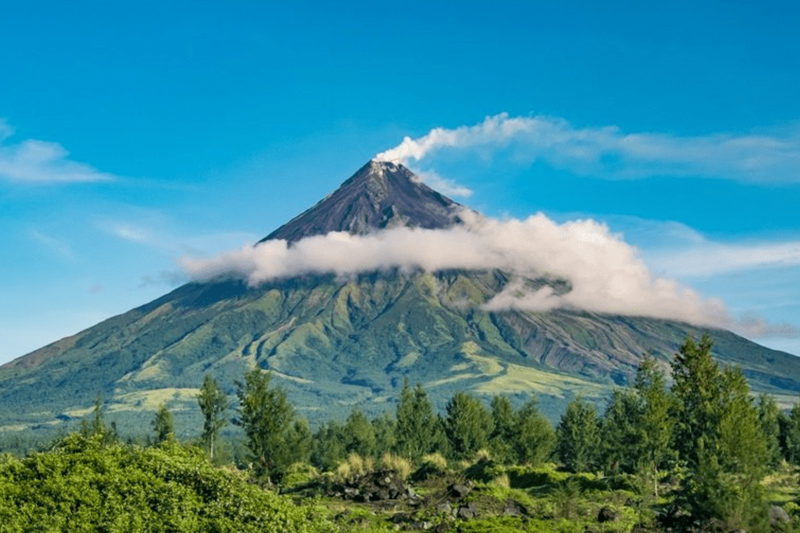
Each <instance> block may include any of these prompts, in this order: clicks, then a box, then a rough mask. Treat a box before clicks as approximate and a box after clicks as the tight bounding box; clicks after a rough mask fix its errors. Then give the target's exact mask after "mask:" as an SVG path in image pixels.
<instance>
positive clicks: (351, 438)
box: [344, 407, 377, 457]
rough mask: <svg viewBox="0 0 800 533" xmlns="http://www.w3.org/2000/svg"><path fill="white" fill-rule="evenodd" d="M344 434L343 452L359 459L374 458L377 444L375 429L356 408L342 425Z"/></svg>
mask: <svg viewBox="0 0 800 533" xmlns="http://www.w3.org/2000/svg"><path fill="white" fill-rule="evenodd" d="M344 434H345V436H346V438H347V443H346V444H345V451H346V452H347V453H357V454H358V455H360V456H361V457H375V455H376V448H377V443H376V439H375V428H374V427H373V426H372V423H371V422H370V421H369V419H368V418H367V417H366V415H364V413H363V412H362V411H361V409H359V408H358V407H354V408H353V410H352V411H351V412H350V416H348V417H347V421H345V423H344Z"/></svg>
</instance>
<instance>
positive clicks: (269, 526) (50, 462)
mask: <svg viewBox="0 0 800 533" xmlns="http://www.w3.org/2000/svg"><path fill="white" fill-rule="evenodd" d="M0 524H2V529H3V531H109V532H117V531H132V532H138V531H174V532H184V531H185V532H190V531H237V532H238V531H241V532H256V531H258V532H275V533H277V532H311V531H332V530H333V527H332V525H331V524H330V523H329V522H327V520H325V519H323V518H320V517H319V513H318V512H317V510H316V509H315V508H313V507H310V506H295V505H294V504H293V503H292V501H291V500H290V499H288V498H286V497H284V496H279V495H277V494H275V493H274V492H271V491H268V490H263V489H261V488H259V487H258V486H255V485H252V484H250V483H248V482H247V480H246V479H245V477H244V476H243V475H242V474H241V473H239V472H236V471H230V470H225V469H221V468H216V467H214V466H213V465H212V464H211V463H210V462H209V460H208V458H207V457H206V454H205V453H204V452H203V451H202V450H201V449H200V448H193V447H184V446H181V445H179V444H176V443H172V442H165V443H164V444H162V445H161V446H159V447H157V448H141V447H139V446H131V445H122V444H110V445H103V441H102V435H95V436H91V437H88V438H85V437H81V436H79V435H71V436H69V437H67V438H65V439H64V440H63V441H61V442H60V443H59V444H58V445H57V446H56V447H55V448H54V449H53V450H52V451H49V452H44V453H36V454H32V455H31V456H29V457H28V458H26V459H23V460H17V459H12V460H6V461H3V462H2V463H0Z"/></svg>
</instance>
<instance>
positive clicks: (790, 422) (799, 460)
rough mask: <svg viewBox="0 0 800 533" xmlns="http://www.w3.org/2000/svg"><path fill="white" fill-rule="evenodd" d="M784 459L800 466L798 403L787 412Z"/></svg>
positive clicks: (799, 416)
mask: <svg viewBox="0 0 800 533" xmlns="http://www.w3.org/2000/svg"><path fill="white" fill-rule="evenodd" d="M784 441H785V443H786V444H785V447H786V459H787V460H788V461H790V462H791V463H793V464H795V465H800V401H798V402H797V403H796V404H794V406H793V407H792V409H791V411H789V416H788V418H787V419H786V423H785V430H784Z"/></svg>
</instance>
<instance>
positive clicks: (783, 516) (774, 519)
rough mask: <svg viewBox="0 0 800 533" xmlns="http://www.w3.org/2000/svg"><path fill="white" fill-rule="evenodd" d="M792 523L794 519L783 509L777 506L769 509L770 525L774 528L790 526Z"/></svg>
mask: <svg viewBox="0 0 800 533" xmlns="http://www.w3.org/2000/svg"><path fill="white" fill-rule="evenodd" d="M791 521H792V518H791V517H790V516H789V513H787V512H786V511H785V510H784V509H783V508H782V507H778V506H777V505H773V506H772V507H770V508H769V523H770V525H771V526H772V527H779V526H782V525H783V524H788V523H789V522H791Z"/></svg>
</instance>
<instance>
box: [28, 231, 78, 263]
mask: <svg viewBox="0 0 800 533" xmlns="http://www.w3.org/2000/svg"><path fill="white" fill-rule="evenodd" d="M28 234H29V235H30V237H31V239H33V240H34V241H35V242H37V243H39V244H41V245H42V246H44V247H45V248H47V249H48V250H50V251H51V252H53V253H55V254H56V255H58V256H60V257H62V258H63V259H68V260H70V261H72V260H74V259H75V254H74V253H73V251H72V248H71V247H70V245H69V244H67V242H66V241H64V240H62V239H59V238H56V237H53V236H52V235H47V234H45V233H42V232H41V231H39V230H36V229H31V230H30V231H29V232H28Z"/></svg>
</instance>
